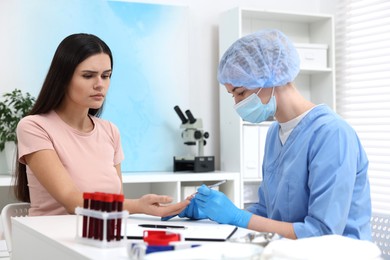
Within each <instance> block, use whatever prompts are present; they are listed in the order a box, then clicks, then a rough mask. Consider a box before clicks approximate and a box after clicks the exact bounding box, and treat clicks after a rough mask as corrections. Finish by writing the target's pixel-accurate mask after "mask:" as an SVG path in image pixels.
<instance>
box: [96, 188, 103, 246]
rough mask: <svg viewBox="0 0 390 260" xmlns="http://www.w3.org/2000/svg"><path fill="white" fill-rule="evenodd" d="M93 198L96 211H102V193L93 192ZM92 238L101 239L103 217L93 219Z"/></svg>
mask: <svg viewBox="0 0 390 260" xmlns="http://www.w3.org/2000/svg"><path fill="white" fill-rule="evenodd" d="M93 198H94V200H95V208H94V210H96V211H102V206H103V199H104V193H101V192H95V193H94V194H93ZM94 232H95V233H94V238H95V239H99V240H103V219H99V218H97V219H95V230H94Z"/></svg>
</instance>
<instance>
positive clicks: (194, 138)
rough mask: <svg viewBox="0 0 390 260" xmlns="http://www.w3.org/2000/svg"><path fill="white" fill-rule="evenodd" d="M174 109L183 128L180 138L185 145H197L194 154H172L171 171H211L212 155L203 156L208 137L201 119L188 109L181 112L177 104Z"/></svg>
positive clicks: (212, 169)
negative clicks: (195, 153)
mask: <svg viewBox="0 0 390 260" xmlns="http://www.w3.org/2000/svg"><path fill="white" fill-rule="evenodd" d="M174 110H175V111H176V113H177V115H178V116H179V118H180V120H181V122H182V124H181V125H180V128H181V129H183V131H182V133H181V138H182V139H183V141H184V144H185V145H189V146H196V145H197V146H198V153H197V155H195V156H192V155H189V156H174V157H173V171H174V172H177V171H193V172H211V171H214V156H204V154H203V153H204V151H203V150H204V146H205V145H206V140H205V139H207V138H209V133H208V132H204V131H203V129H202V128H203V124H202V120H201V119H199V118H197V119H196V118H194V116H193V115H192V113H191V111H190V110H186V111H185V114H186V115H187V117H186V116H185V115H184V114H183V112H182V111H181V109H180V107H179V106H175V107H174Z"/></svg>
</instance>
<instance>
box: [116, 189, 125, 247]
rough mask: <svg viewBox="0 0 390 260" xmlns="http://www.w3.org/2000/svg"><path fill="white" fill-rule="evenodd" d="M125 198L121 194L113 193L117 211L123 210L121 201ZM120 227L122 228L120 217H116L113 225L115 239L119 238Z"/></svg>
mask: <svg viewBox="0 0 390 260" xmlns="http://www.w3.org/2000/svg"><path fill="white" fill-rule="evenodd" d="M124 200H125V196H124V195H123V194H115V196H114V201H115V204H116V210H117V211H118V212H122V210H123V201H124ZM121 229H122V218H118V219H117V220H116V227H115V230H116V232H115V236H116V240H117V241H119V240H121Z"/></svg>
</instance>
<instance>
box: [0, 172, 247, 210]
mask: <svg viewBox="0 0 390 260" xmlns="http://www.w3.org/2000/svg"><path fill="white" fill-rule="evenodd" d="M221 180H226V183H224V184H222V185H221V186H219V190H220V191H222V192H224V193H225V194H226V195H227V196H228V197H229V198H230V199H231V200H232V201H233V202H234V203H235V204H236V205H237V206H238V205H240V204H239V203H240V195H241V194H240V177H239V173H238V172H219V171H215V172H207V173H192V172H188V173H187V172H185V173H173V172H132V173H123V189H124V194H125V196H126V197H127V198H138V197H140V196H142V195H145V194H148V193H154V194H161V195H169V196H172V198H173V200H174V202H177V201H180V200H183V199H185V198H186V194H184V193H183V191H184V190H185V189H184V188H185V187H195V186H200V185H202V184H203V183H204V184H206V185H210V184H213V183H215V182H218V181H221ZM11 181H12V177H11V175H0V192H1V193H2V194H7V193H9V188H10V187H11V186H12V183H11ZM187 195H189V194H187ZM3 200H4V201H3ZM7 203H10V202H8V201H7V200H5V197H2V200H1V203H0V206H1V207H0V210H1V208H3V206H4V205H6V204H7Z"/></svg>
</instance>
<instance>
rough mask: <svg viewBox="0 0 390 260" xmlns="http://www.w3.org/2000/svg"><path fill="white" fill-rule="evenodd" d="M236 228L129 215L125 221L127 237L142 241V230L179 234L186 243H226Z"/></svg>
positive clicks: (200, 221)
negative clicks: (147, 226) (170, 227)
mask: <svg viewBox="0 0 390 260" xmlns="http://www.w3.org/2000/svg"><path fill="white" fill-rule="evenodd" d="M140 224H155V225H170V226H184V227H185V229H158V228H143V227H140V226H139V225H140ZM236 229H237V227H235V226H231V225H225V224H218V223H216V222H214V221H210V220H189V219H182V218H178V217H175V218H172V219H170V220H169V221H161V220H160V218H159V217H153V216H145V215H141V216H138V215H130V217H129V219H128V221H127V233H126V235H127V237H128V238H130V239H142V237H143V232H144V230H164V231H170V232H174V233H180V234H181V236H182V239H183V240H186V241H226V239H228V238H229V237H230V236H232V235H233V234H234V232H235V231H236Z"/></svg>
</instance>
